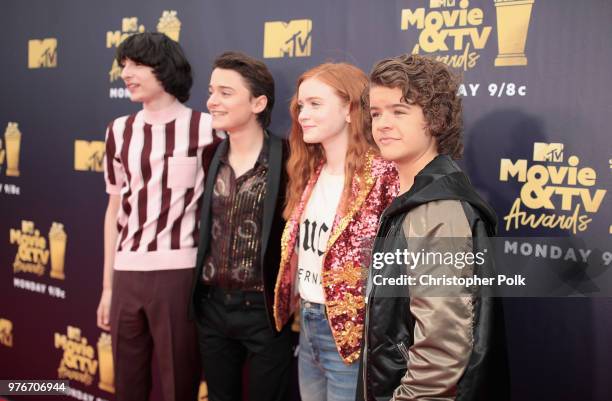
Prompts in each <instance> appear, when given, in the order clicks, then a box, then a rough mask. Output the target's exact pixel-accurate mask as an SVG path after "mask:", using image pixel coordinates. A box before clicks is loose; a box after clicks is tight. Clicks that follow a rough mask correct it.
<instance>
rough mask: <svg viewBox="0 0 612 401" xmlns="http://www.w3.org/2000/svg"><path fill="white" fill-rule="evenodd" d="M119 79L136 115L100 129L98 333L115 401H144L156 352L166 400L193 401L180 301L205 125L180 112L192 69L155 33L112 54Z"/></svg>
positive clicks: (186, 288)
mask: <svg viewBox="0 0 612 401" xmlns="http://www.w3.org/2000/svg"><path fill="white" fill-rule="evenodd" d="M116 60H117V62H118V63H119V65H120V66H121V67H122V68H123V70H122V73H121V78H122V79H123V81H124V82H125V85H126V87H127V89H128V90H129V91H130V95H131V100H132V101H133V102H138V103H142V110H140V111H138V112H136V113H134V114H131V115H129V116H124V117H119V118H117V119H115V120H113V121H112V122H111V123H110V124H109V125H108V129H107V131H106V156H105V164H104V166H105V174H104V177H105V180H106V191H107V192H108V194H109V202H108V207H107V210H106V215H105V219H104V280H103V290H102V296H101V298H100V304H99V306H98V311H97V323H98V326H99V327H100V328H102V329H105V330H110V331H111V335H112V344H113V360H114V369H115V390H116V399H117V400H126V401H145V400H148V399H149V393H150V391H151V359H152V356H153V351H155V354H156V357H157V358H156V359H157V363H158V366H159V368H160V369H159V370H160V376H161V388H162V394H163V396H164V400H165V401H175V400H176V401H184V400H195V399H196V397H197V388H198V384H199V360H198V348H197V339H196V328H195V324H194V322H193V320H190V319H189V318H188V299H189V293H190V289H191V283H192V281H193V276H194V271H195V270H194V268H195V265H196V254H197V250H198V238H199V233H198V221H199V212H200V199H201V197H202V193H203V190H204V176H205V169H206V168H207V166H208V164H209V162H210V158H211V157H212V153H213V147H214V146H215V144H217V143H219V140H214V137H213V133H212V127H211V117H210V115H208V114H204V113H201V112H198V111H195V110H191V109H190V108H188V107H186V106H184V105H183V104H182V103H183V102H185V101H187V99H189V91H190V89H191V85H192V82H193V80H192V76H191V66H190V65H189V62H188V61H187V59H186V58H185V55H184V54H183V51H182V49H181V48H180V46H179V45H178V44H177V43H176V42H174V41H172V40H171V39H169V38H168V37H167V36H165V35H163V34H160V33H141V34H135V35H132V36H130V37H128V38H127V39H126V40H125V41H124V42H123V43H122V44H121V45H120V46H119V48H118V49H117V55H116Z"/></svg>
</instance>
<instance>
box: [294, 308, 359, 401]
mask: <svg viewBox="0 0 612 401" xmlns="http://www.w3.org/2000/svg"><path fill="white" fill-rule="evenodd" d="M301 312H302V315H301V328H300V349H299V358H298V370H299V380H300V396H301V397H302V401H354V400H355V390H356V386H357V374H358V372H359V361H356V362H354V363H352V364H350V365H346V364H345V363H344V361H343V360H342V358H341V357H340V355H339V354H338V350H337V349H336V343H335V342H334V338H333V337H332V333H331V329H330V327H329V322H328V321H327V317H326V315H325V305H322V304H316V303H312V302H306V301H302V305H301Z"/></svg>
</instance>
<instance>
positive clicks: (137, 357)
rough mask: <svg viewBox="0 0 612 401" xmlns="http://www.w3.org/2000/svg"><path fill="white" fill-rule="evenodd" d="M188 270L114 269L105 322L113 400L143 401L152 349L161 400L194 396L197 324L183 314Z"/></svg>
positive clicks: (146, 395) (189, 280) (148, 385)
mask: <svg viewBox="0 0 612 401" xmlns="http://www.w3.org/2000/svg"><path fill="white" fill-rule="evenodd" d="M193 275H194V270H193V269H178V270H159V271H147V272H138V271H120V270H115V271H114V273H113V295H112V301H111V312H110V323H111V336H112V344H113V362H114V368H115V395H116V400H117V401H146V400H148V399H149V394H150V392H151V359H152V356H153V351H155V356H156V358H157V365H158V366H159V371H160V376H161V387H162V393H163V396H164V400H165V401H191V400H196V399H197V390H198V385H199V381H200V365H199V352H198V345H197V336H196V327H195V323H194V322H193V321H190V320H189V318H188V302H189V295H190V293H191V284H192V282H193Z"/></svg>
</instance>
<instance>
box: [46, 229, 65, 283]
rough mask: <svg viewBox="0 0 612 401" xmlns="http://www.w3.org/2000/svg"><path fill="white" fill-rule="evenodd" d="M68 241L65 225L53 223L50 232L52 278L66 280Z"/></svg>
mask: <svg viewBox="0 0 612 401" xmlns="http://www.w3.org/2000/svg"><path fill="white" fill-rule="evenodd" d="M66 239H67V235H66V232H65V231H64V225H63V224H61V223H55V222H54V223H53V224H52V225H51V229H50V230H49V248H50V250H51V277H52V278H57V279H60V280H63V279H64V259H65V256H66Z"/></svg>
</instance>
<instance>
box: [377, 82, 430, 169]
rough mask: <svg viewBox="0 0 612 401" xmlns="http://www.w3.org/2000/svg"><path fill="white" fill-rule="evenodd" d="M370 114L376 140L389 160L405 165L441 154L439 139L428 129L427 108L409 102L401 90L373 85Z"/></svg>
mask: <svg viewBox="0 0 612 401" xmlns="http://www.w3.org/2000/svg"><path fill="white" fill-rule="evenodd" d="M370 115H371V117H372V135H373V136H374V141H375V142H376V144H377V145H378V147H379V148H380V153H381V155H382V157H384V158H385V159H387V160H390V161H393V162H396V163H398V164H402V165H403V164H411V163H415V162H417V161H418V160H419V159H421V158H422V157H423V156H424V155H426V154H431V153H432V152H433V153H437V145H436V140H435V138H434V137H433V136H432V135H431V134H430V133H429V130H428V129H427V121H426V120H425V117H424V116H423V109H422V108H421V106H419V105H416V104H408V103H406V101H405V100H404V99H402V91H401V89H400V88H387V87H384V86H373V87H372V88H371V89H370Z"/></svg>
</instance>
